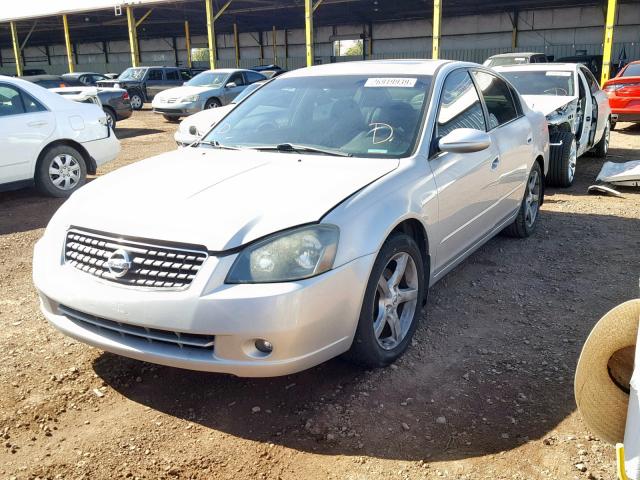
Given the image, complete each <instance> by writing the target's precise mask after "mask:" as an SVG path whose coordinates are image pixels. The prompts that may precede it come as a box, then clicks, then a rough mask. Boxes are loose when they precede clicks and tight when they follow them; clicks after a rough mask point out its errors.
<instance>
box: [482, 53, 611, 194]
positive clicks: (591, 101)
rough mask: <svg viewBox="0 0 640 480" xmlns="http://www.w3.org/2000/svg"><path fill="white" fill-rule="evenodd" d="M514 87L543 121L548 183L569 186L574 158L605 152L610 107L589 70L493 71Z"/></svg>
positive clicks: (556, 66)
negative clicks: (547, 139)
mask: <svg viewBox="0 0 640 480" xmlns="http://www.w3.org/2000/svg"><path fill="white" fill-rule="evenodd" d="M494 70H495V71H497V72H500V73H501V74H502V75H503V76H504V77H505V78H506V79H507V80H509V81H510V82H511V84H512V85H513V86H514V87H516V89H517V90H518V92H519V93H520V95H522V98H523V99H524V101H525V102H527V104H528V105H529V107H531V108H532V109H534V110H538V111H540V112H542V113H543V114H544V115H546V117H547V121H548V122H549V137H550V139H551V155H550V160H549V175H548V177H547V180H548V182H549V185H553V186H558V187H568V186H570V185H571V184H572V183H573V179H574V178H575V172H576V164H577V160H578V157H580V156H582V155H584V154H585V153H586V152H588V151H591V150H592V151H594V153H595V154H596V155H597V156H599V157H605V156H606V155H607V152H608V151H609V137H610V134H611V107H610V106H609V98H608V97H607V94H606V93H605V92H604V91H603V90H601V89H600V86H599V85H598V81H597V80H596V79H595V77H594V76H593V74H592V73H591V71H590V70H589V69H588V68H587V67H585V66H584V65H581V64H576V63H547V64H538V65H535V64H534V65H509V66H503V67H494Z"/></svg>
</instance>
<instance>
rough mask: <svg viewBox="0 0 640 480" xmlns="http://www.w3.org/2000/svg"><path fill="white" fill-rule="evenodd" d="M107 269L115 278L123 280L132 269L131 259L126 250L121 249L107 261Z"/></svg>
mask: <svg viewBox="0 0 640 480" xmlns="http://www.w3.org/2000/svg"><path fill="white" fill-rule="evenodd" d="M107 268H108V269H109V272H111V275H113V277H114V278H122V277H124V276H125V275H126V274H127V272H129V270H130V269H131V258H130V257H129V253H128V252H127V251H126V250H123V249H119V250H116V251H115V252H113V253H112V254H111V256H110V257H109V259H108V260H107Z"/></svg>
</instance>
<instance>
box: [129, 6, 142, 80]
mask: <svg viewBox="0 0 640 480" xmlns="http://www.w3.org/2000/svg"><path fill="white" fill-rule="evenodd" d="M127 25H128V29H129V48H130V49H131V66H132V67H137V66H138V64H139V62H140V54H139V53H138V31H137V29H136V18H135V17H134V14H133V8H132V7H127Z"/></svg>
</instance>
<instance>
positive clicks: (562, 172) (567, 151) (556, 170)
mask: <svg viewBox="0 0 640 480" xmlns="http://www.w3.org/2000/svg"><path fill="white" fill-rule="evenodd" d="M550 140H551V143H562V145H560V146H558V147H551V151H550V154H549V157H550V158H549V173H548V175H547V181H548V182H549V185H551V186H554V187H570V186H571V184H572V183H573V179H574V178H575V175H576V164H577V162H578V146H577V143H576V137H575V135H574V134H573V133H571V132H557V133H555V134H553V135H552V136H551V139H550Z"/></svg>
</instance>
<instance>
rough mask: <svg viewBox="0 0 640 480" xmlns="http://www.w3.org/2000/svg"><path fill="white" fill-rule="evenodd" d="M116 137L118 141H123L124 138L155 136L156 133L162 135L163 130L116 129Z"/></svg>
mask: <svg viewBox="0 0 640 480" xmlns="http://www.w3.org/2000/svg"><path fill="white" fill-rule="evenodd" d="M115 132H116V137H117V138H118V140H124V139H125V138H134V137H142V136H145V135H155V134H157V133H164V130H159V129H157V128H126V127H125V128H122V127H116V130H115Z"/></svg>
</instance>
